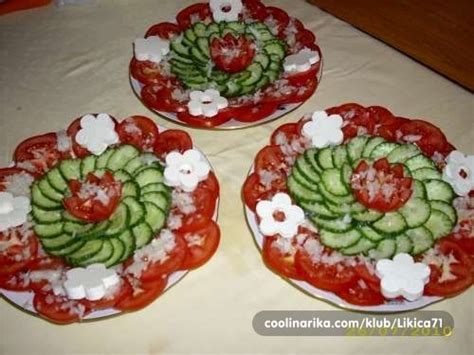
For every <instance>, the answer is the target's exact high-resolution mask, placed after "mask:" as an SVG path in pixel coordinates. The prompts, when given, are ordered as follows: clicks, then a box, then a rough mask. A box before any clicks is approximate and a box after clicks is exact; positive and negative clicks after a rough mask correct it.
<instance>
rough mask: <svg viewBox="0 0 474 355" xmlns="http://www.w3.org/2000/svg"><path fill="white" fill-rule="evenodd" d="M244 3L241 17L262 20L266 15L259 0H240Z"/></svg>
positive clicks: (263, 6)
mask: <svg viewBox="0 0 474 355" xmlns="http://www.w3.org/2000/svg"><path fill="white" fill-rule="evenodd" d="M242 4H243V5H244V8H243V11H242V14H243V16H242V17H243V19H244V20H245V19H254V20H257V21H263V20H264V19H265V17H266V16H267V13H266V10H265V5H263V4H262V2H261V1H260V0H242Z"/></svg>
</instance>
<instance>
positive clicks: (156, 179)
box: [135, 167, 163, 187]
mask: <svg viewBox="0 0 474 355" xmlns="http://www.w3.org/2000/svg"><path fill="white" fill-rule="evenodd" d="M135 181H136V182H137V184H138V185H139V186H140V187H143V186H146V185H148V184H153V183H161V182H163V173H162V172H161V170H159V169H156V168H153V167H150V168H146V169H144V170H142V171H140V172H139V173H138V174H136V175H135Z"/></svg>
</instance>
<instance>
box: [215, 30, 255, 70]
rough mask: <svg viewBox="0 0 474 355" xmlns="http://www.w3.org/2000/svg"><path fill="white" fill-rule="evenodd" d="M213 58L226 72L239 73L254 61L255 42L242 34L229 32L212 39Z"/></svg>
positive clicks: (218, 66)
mask: <svg viewBox="0 0 474 355" xmlns="http://www.w3.org/2000/svg"><path fill="white" fill-rule="evenodd" d="M210 49H211V51H210V52H211V58H212V61H213V62H214V63H215V65H216V67H217V68H218V69H220V70H222V71H224V72H228V73H238V72H240V71H242V70H244V69H245V68H247V67H248V66H249V65H250V63H252V60H253V57H254V56H255V49H254V45H253V42H252V41H251V40H250V39H247V38H246V37H245V36H243V35H241V36H239V37H237V38H236V37H234V36H233V35H232V34H231V33H227V34H226V35H225V36H224V37H215V38H214V39H212V41H211V48H210Z"/></svg>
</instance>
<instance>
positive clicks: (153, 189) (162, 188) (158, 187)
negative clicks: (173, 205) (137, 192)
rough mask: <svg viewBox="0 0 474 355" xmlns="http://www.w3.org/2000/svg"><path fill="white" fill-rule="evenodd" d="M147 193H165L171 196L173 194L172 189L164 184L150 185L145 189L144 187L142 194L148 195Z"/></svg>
mask: <svg viewBox="0 0 474 355" xmlns="http://www.w3.org/2000/svg"><path fill="white" fill-rule="evenodd" d="M147 192H164V193H165V194H166V195H168V196H169V194H170V193H171V189H170V188H169V187H168V186H166V185H164V184H160V183H156V184H148V185H146V186H145V187H142V189H141V193H142V194H146V193H147Z"/></svg>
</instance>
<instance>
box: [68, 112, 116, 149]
mask: <svg viewBox="0 0 474 355" xmlns="http://www.w3.org/2000/svg"><path fill="white" fill-rule="evenodd" d="M76 142H77V143H79V144H80V145H82V146H83V147H85V148H87V150H89V151H90V152H91V153H93V154H95V155H101V154H102V153H103V152H105V150H106V149H107V147H108V146H109V145H112V144H116V143H118V142H119V137H118V134H117V132H115V122H114V121H113V120H112V119H111V118H110V116H109V115H107V114H106V113H100V114H98V115H97V117H94V115H85V116H84V117H82V118H81V129H80V130H79V132H77V134H76Z"/></svg>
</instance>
